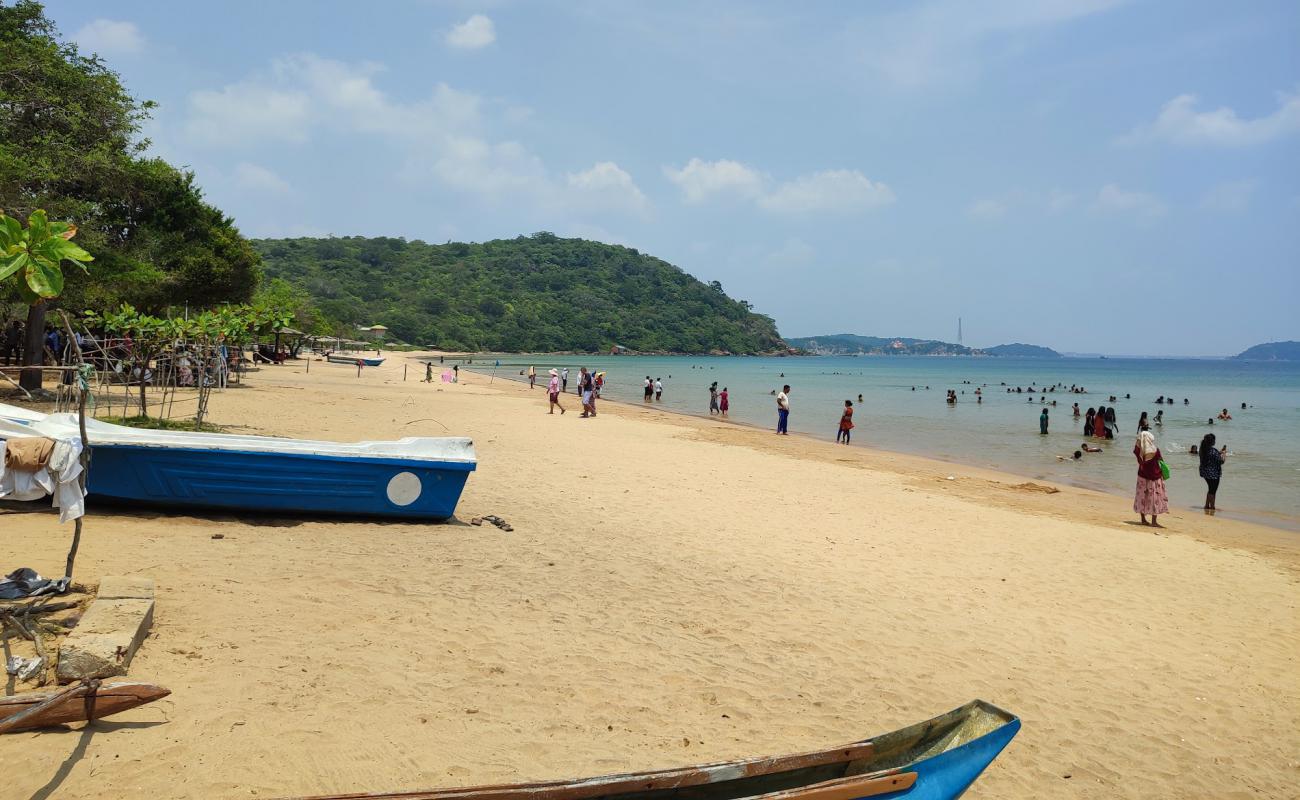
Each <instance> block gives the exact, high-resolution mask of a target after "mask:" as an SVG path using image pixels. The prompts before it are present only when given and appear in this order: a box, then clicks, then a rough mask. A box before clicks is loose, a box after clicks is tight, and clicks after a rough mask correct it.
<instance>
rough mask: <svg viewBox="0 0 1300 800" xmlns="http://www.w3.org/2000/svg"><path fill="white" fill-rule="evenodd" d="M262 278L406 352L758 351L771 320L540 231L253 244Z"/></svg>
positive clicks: (674, 271) (766, 346)
mask: <svg viewBox="0 0 1300 800" xmlns="http://www.w3.org/2000/svg"><path fill="white" fill-rule="evenodd" d="M253 244H254V246H255V247H256V248H257V249H258V250H259V251H260V252H261V255H262V258H263V261H264V264H265V270H266V274H267V275H268V276H273V277H275V278H281V279H284V280H285V281H288V282H289V283H291V284H292V285H294V286H296V287H299V288H301V289H303V290H305V291H306V292H307V293H308V294H309V295H310V296H311V299H312V301H313V303H314V305H315V308H316V309H317V310H318V312H319V314H320V315H321V317H323V319H324V320H325V321H326V323H327V324H335V325H341V326H345V327H349V328H353V327H354V326H355V325H359V324H364V325H371V324H376V323H378V324H382V325H386V326H388V328H389V330H390V333H391V334H392V335H393V336H394V337H396V338H398V339H400V340H403V341H406V342H409V343H412V344H421V345H424V344H427V345H435V346H437V347H441V348H446V349H457V350H495V351H502V352H510V351H516V352H551V351H561V350H576V351H582V352H600V351H606V350H608V349H609V348H610V347H612V346H614V345H622V346H625V347H628V348H631V349H633V350H639V351H645V352H674V353H705V352H710V351H714V350H721V351H727V352H731V353H757V352H767V351H772V350H777V349H780V348H783V347H784V343H783V342H782V341H781V338H780V336H779V335H778V334H777V331H776V326H775V324H774V323H773V322H772V320H771V319H770V318H769V317H765V316H762V315H759V314H755V313H753V312H752V311H751V310H750V308H749V306H748V304H747V303H744V302H741V301H736V300H732V299H731V298H729V297H727V295H726V294H724V293H723V291H722V287H721V285H719V284H717V283H716V282H715V283H714V284H713V285H708V284H704V283H701V282H700V281H698V280H696V279H695V278H693V277H691V276H690V275H687V274H686V273H685V272H683V271H681V270H680V269H678V268H677V267H674V266H673V265H671V264H668V263H667V262H665V261H661V260H660V259H657V258H653V257H651V256H648V255H644V254H642V253H639V252H637V251H636V250H633V249H631V248H627V247H619V246H615V245H607V244H601V243H599V242H591V241H586V240H583V239H562V238H559V237H557V236H555V235H554V234H550V233H537V234H534V235H532V236H520V237H518V238H515V239H502V240H495V241H490V242H483V243H481V244H466V243H460V242H456V243H448V244H445V245H430V244H426V243H424V242H420V241H410V242H408V241H406V240H404V239H390V238H374V239H369V238H363V237H345V238H328V239H268V240H254V242H253Z"/></svg>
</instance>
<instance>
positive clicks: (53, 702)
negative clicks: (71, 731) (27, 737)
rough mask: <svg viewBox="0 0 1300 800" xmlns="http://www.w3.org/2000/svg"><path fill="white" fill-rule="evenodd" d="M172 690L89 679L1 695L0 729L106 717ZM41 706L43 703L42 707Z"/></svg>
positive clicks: (32, 726) (153, 699) (29, 727)
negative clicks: (48, 689)
mask: <svg viewBox="0 0 1300 800" xmlns="http://www.w3.org/2000/svg"><path fill="white" fill-rule="evenodd" d="M169 694H171V690H170V689H164V688H163V687H161V686H154V685H153V684H151V683H135V682H129V681H122V682H119V683H104V684H99V685H97V686H95V685H93V684H88V683H82V684H78V685H76V686H69V687H67V688H64V689H60V690H58V691H55V692H30V693H28V694H17V695H13V696H12V697H0V732H3V733H11V732H13V731H26V730H32V729H35V728H48V727H51V726H53V725H63V724H65V723H68V722H85V721H86V720H87V719H89V718H90V715H93V717H94V719H99V718H101V717H107V716H108V715H109V714H116V713H118V712H121V711H126V710H127V709H130V708H135V707H136V706H142V705H144V704H145V703H152V702H153V701H155V700H160V699H162V698H164V697H166V696H167V695H169ZM42 706H44V707H43V708H42Z"/></svg>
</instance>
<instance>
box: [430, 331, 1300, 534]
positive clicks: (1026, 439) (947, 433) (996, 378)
mask: <svg viewBox="0 0 1300 800" xmlns="http://www.w3.org/2000/svg"><path fill="white" fill-rule="evenodd" d="M473 361H474V363H473V364H471V365H470V366H471V367H472V368H473V369H475V370H476V371H483V372H486V373H488V374H491V372H492V370H493V369H494V365H495V363H496V362H497V361H498V357H492V356H486V357H479V358H475V359H474V360H473ZM499 362H500V366H499V367H495V369H496V375H497V377H498V378H509V379H513V380H521V379H523V376H521V374H520V371H521V370H526V369H527V367H528V366H529V365H533V366H536V368H537V371H538V382H539V384H540V385H542V386H544V385H545V382H546V380H547V375H546V371H547V370H548V369H549V368H551V367H557V368H558V367H564V366H567V367H569V369H570V372H569V392H570V394H571V395H572V393H573V392H574V391H575V388H576V385H577V376H578V367H580V366H586V367H587V368H588V369H592V370H596V371H605V372H606V373H607V374H606V376H605V381H606V382H605V389H604V396H605V397H606V398H608V399H611V400H619V401H624V402H630V403H641V402H642V387H643V383H644V380H645V377H646V375H649V376H650V377H651V378H662V379H663V384H664V393H663V399H662V401H661V402H660V403H659V404H658V405H659V406H660V407H662V408H664V409H665V410H669V411H675V412H681V413H688V414H696V415H701V416H707V415H708V408H709V391H708V387H709V384H711V383H712V382H714V381H717V382H718V386H719V388H722V387H724V386H725V387H727V388H728V390H729V391H728V394H729V398H730V402H731V410H730V415H729V416H730V419H732V420H733V421H735V422H742V423H747V424H753V425H759V426H765V427H773V428H774V427H775V424H776V411H775V407H776V400H775V398H774V397H773V393H774V391H779V390H780V388H781V386H782V385H783V384H787V383H788V384H790V386H791V394H790V401H791V413H790V431H791V432H792V433H803V434H808V435H813V436H817V437H819V438H825V439H833V438H834V436H835V430H836V427H837V425H838V421H839V418H840V411H841V409H842V408H843V405H844V401H845V400H852V401H853V405H854V423H855V425H856V428H855V429H854V431H853V445H852V446H855V447H879V448H883V449H886V450H894V451H898V452H905V453H913V454H917V455H924V456H930V457H934V458H940V459H944V460H950V461H955V462H960V463H966V464H975V465H979V466H987V467H992V468H996V469H1000V470H1005V471H1008V472H1012V473H1015V474H1019V475H1025V476H1028V477H1036V478H1041V479H1044V480H1052V481H1057V482H1061V483H1066V484H1073V485H1078V486H1085V487H1090V488H1095V489H1100V490H1104V491H1111V492H1119V493H1127V492H1131V491H1132V489H1133V484H1134V481H1135V479H1136V477H1135V476H1136V463H1135V461H1134V457H1133V453H1132V449H1133V441H1134V437H1135V435H1136V432H1137V421H1138V418H1139V417H1140V416H1141V414H1142V412H1143V411H1146V412H1147V413H1148V415H1149V416H1150V417H1151V418H1154V417H1155V415H1156V412H1157V411H1160V410H1163V411H1164V423H1163V424H1162V425H1160V426H1158V427H1155V428H1153V430H1154V431H1155V433H1156V438H1157V440H1158V441H1159V443H1160V447H1161V449H1162V451H1163V453H1164V456H1165V460H1166V461H1167V462H1168V464H1169V466H1170V469H1171V471H1172V475H1171V477H1170V480H1169V481H1168V484H1167V485H1168V490H1169V498H1170V506H1171V509H1181V510H1184V511H1185V510H1188V509H1198V510H1199V508H1200V507H1201V505H1202V504H1203V502H1204V499H1205V482H1204V481H1202V480H1201V478H1200V477H1199V475H1198V474H1197V466H1198V463H1199V462H1198V460H1197V457H1196V456H1193V455H1190V454H1188V452H1187V451H1188V448H1189V447H1190V446H1191V445H1193V444H1199V443H1200V441H1201V437H1202V436H1204V435H1205V434H1206V433H1214V434H1215V435H1216V437H1217V438H1218V445H1219V446H1223V445H1227V446H1228V453H1229V457H1228V462H1227V464H1226V465H1225V468H1224V473H1223V483H1222V485H1221V486H1220V488H1219V494H1218V505H1219V507H1220V512H1219V513H1220V514H1224V515H1228V516H1237V517H1244V518H1249V519H1253V520H1255V521H1258V522H1264V523H1266V524H1270V525H1274V526H1277V527H1283V528H1288V529H1292V530H1300V364H1290V363H1285V362H1252V361H1233V360H1210V359H1121V358H1108V359H1100V358H1099V359H1084V358H1062V359H1036V358H934V357H923V356H887V357H854V356H833V357H831V356H822V357H801V358H757V357H755V358H747V357H721V356H719V357H707V356H703V357H701V356H536V357H528V356H518V355H502V356H500V357H499ZM448 363H449V364H450V363H451V362H450V361H449V362H448ZM1058 383H1059V384H1063V385H1064V387H1065V388H1064V389H1062V388H1060V387H1058V388H1057V389H1056V391H1055V392H1047V393H1046V394H1041V393H1035V394H1034V395H1033V398H1032V400H1031V399H1030V397H1029V395H1028V394H1027V393H1019V394H1017V393H1015V389H1016V387H1020V388H1022V389H1028V388H1029V387H1031V386H1033V387H1035V388H1039V389H1041V388H1042V387H1043V386H1044V385H1048V386H1051V385H1053V384H1058ZM1004 384H1005V385H1004ZM1071 385H1079V386H1083V387H1085V388H1086V389H1087V393H1086V394H1072V393H1070V392H1069V387H1070V386H1071ZM927 387H928V388H927ZM976 388H980V389H981V390H982V392H983V395H982V397H983V400H982V402H977V397H976V395H975V394H974V392H975V389H976ZM1008 388H1010V389H1011V390H1012V392H1011V393H1008V392H1007V389H1008ZM948 389H955V390H956V391H957V393H958V394H957V398H958V402H957V403H956V404H955V405H949V404H948V403H946V402H945V401H944V397H945V394H946V390H948ZM540 390H541V389H540V386H539V391H540ZM859 394H860V395H862V401H861V402H859V400H858V395H859ZM1112 395H1114V396H1115V397H1117V398H1118V399H1117V400H1116V401H1115V402H1114V403H1112V402H1110V401H1109V398H1110V397H1111V396H1112ZM1125 395H1129V398H1128V399H1126V398H1125ZM1161 395H1163V396H1165V397H1172V398H1175V399H1176V401H1175V402H1174V403H1173V404H1164V405H1157V404H1156V403H1155V402H1154V401H1155V399H1156V398H1157V397H1159V396H1161ZM1043 397H1046V398H1047V408H1048V414H1049V419H1050V428H1049V431H1050V432H1049V434H1048V435H1047V436H1042V435H1040V434H1039V432H1038V417H1039V414H1041V413H1042V408H1043V403H1042V402H1041V398H1043ZM1184 398H1186V399H1187V400H1188V401H1189V402H1188V404H1186V405H1184V404H1183V399H1184ZM1053 401H1054V402H1055V403H1056V405H1055V406H1052V405H1051V403H1052V402H1053ZM1076 402H1077V403H1078V404H1079V409H1080V413H1081V414H1086V412H1087V409H1088V408H1089V407H1093V408H1095V407H1097V406H1099V405H1105V406H1114V408H1115V413H1116V418H1117V422H1118V426H1119V434H1118V436H1117V437H1116V438H1115V439H1114V440H1111V441H1100V440H1094V439H1091V438H1088V439H1087V441H1088V442H1089V443H1092V444H1096V445H1099V446H1100V447H1102V448H1103V451H1104V452H1101V453H1086V454H1084V456H1083V458H1082V459H1081V460H1079V461H1074V460H1072V459H1070V455H1071V454H1072V453H1073V452H1074V451H1075V450H1077V449H1081V447H1080V445H1081V444H1082V442H1083V441H1084V440H1085V437H1084V436H1083V433H1082V429H1083V421H1082V417H1081V418H1079V419H1074V418H1073V417H1072V405H1073V404H1074V403H1076ZM1242 403H1246V404H1247V408H1246V409H1242V408H1241V404H1242ZM1224 408H1227V409H1228V411H1229V413H1230V414H1231V415H1232V417H1233V419H1232V420H1231V421H1228V422H1220V421H1219V420H1217V419H1216V420H1215V423H1214V425H1213V426H1210V425H1207V423H1206V421H1207V419H1209V418H1211V417H1217V416H1218V414H1219V412H1220V410H1221V409H1224ZM1058 456H1064V457H1065V460H1059V459H1058ZM647 457H653V453H648V454H647Z"/></svg>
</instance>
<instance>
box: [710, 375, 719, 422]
mask: <svg viewBox="0 0 1300 800" xmlns="http://www.w3.org/2000/svg"><path fill="white" fill-rule="evenodd" d="M719 410H720V409H719V408H718V382H717V381H714V382H713V383H711V384H709V416H710V417H711V416H713V415H714V414H717V413H719Z"/></svg>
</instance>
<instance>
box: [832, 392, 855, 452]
mask: <svg viewBox="0 0 1300 800" xmlns="http://www.w3.org/2000/svg"><path fill="white" fill-rule="evenodd" d="M852 435H853V401H852V400H845V401H844V413H843V414H842V415H840V429H839V430H838V431H836V432H835V441H836V442H837V443H838V442H840V441H843V442H844V443H845V444H848V443H849V437H851V436H852Z"/></svg>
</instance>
